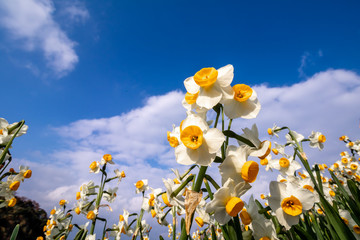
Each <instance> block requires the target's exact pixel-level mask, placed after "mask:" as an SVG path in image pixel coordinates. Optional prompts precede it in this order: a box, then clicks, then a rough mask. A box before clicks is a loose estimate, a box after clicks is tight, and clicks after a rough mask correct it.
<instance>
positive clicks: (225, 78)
mask: <svg viewBox="0 0 360 240" xmlns="http://www.w3.org/2000/svg"><path fill="white" fill-rule="evenodd" d="M217 71H218V79H217V81H216V82H217V83H218V84H219V85H220V86H221V87H226V86H229V85H230V84H231V82H232V80H233V78H234V67H233V66H232V65H230V64H228V65H226V66H224V67H221V68H219V69H218V70H217Z"/></svg>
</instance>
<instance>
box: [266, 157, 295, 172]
mask: <svg viewBox="0 0 360 240" xmlns="http://www.w3.org/2000/svg"><path fill="white" fill-rule="evenodd" d="M271 164H272V166H273V168H275V169H277V170H279V171H280V172H281V174H283V175H286V176H291V175H293V174H294V172H295V171H296V170H298V169H300V168H301V165H300V163H298V162H297V161H295V160H294V157H293V156H290V157H288V158H285V157H282V158H280V159H274V160H271Z"/></svg>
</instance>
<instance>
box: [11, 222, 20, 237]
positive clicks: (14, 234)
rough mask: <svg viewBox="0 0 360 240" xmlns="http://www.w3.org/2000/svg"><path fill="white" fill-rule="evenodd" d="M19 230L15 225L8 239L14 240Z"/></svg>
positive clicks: (18, 226)
mask: <svg viewBox="0 0 360 240" xmlns="http://www.w3.org/2000/svg"><path fill="white" fill-rule="evenodd" d="M19 228H20V225H19V224H17V225H16V226H15V228H14V230H13V232H12V234H11V237H10V240H15V239H16V237H17V235H18V232H19Z"/></svg>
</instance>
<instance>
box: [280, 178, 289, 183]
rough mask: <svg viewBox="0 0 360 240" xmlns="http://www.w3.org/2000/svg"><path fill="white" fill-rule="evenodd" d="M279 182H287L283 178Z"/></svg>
mask: <svg viewBox="0 0 360 240" xmlns="http://www.w3.org/2000/svg"><path fill="white" fill-rule="evenodd" d="M279 182H287V180H286V179H285V178H283V179H281V180H280V181H279Z"/></svg>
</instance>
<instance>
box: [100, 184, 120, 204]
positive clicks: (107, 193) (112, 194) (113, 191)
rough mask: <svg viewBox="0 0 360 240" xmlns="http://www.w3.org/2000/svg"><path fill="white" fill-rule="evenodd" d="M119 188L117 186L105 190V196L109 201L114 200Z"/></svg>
mask: <svg viewBox="0 0 360 240" xmlns="http://www.w3.org/2000/svg"><path fill="white" fill-rule="evenodd" d="M117 190H118V188H117V187H115V188H109V189H107V190H106V191H104V194H103V198H104V199H105V200H106V201H108V202H109V203H112V202H114V200H115V198H116V192H117Z"/></svg>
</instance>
